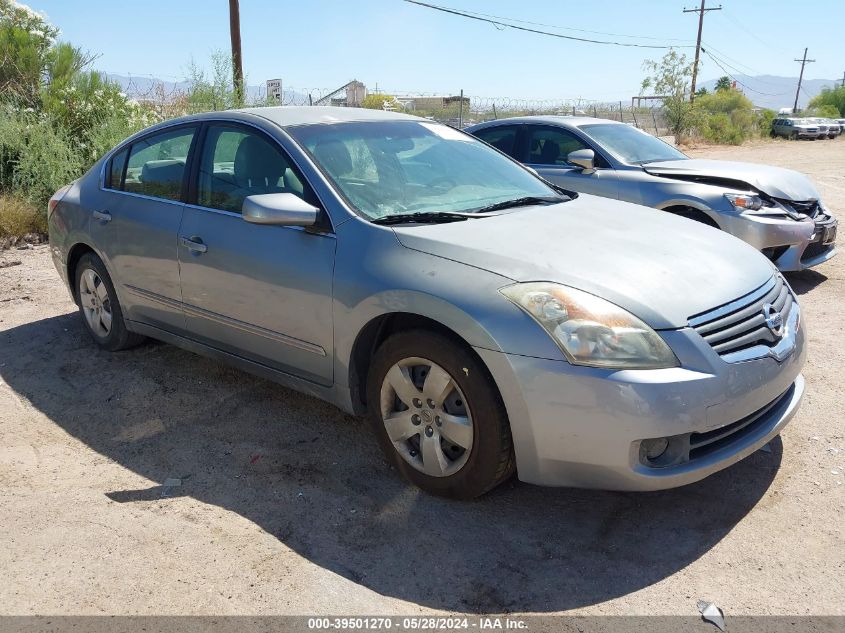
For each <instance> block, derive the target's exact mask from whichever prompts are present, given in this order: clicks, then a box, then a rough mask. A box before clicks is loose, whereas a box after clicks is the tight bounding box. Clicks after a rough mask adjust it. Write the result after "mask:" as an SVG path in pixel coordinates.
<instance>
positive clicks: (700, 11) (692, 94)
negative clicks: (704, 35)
mask: <svg viewBox="0 0 845 633" xmlns="http://www.w3.org/2000/svg"><path fill="white" fill-rule="evenodd" d="M704 1H705V0H701V8H699V9H684V13H697V14H698V38H697V39H696V41H695V61H694V62H693V63H692V86H691V87H690V93H689V101H690V103H692V102H693V101H695V79H696V77H698V58H699V57H700V55H701V29H702V28H703V27H704V14H705V13H707V12H708V11H721V10H722V5H721V4H720V5H719V6H718V7H705V6H704Z"/></svg>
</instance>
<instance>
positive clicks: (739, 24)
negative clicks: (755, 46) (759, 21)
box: [711, 12, 782, 53]
mask: <svg viewBox="0 0 845 633" xmlns="http://www.w3.org/2000/svg"><path fill="white" fill-rule="evenodd" d="M721 17H722V18H723V19H724V20H725V21H726V22H727V23H728V24H730V25H731V26H733V27H735V28H736V29H737V30H738V31H742V33H743V34H744V35H750V36H751V37H753V38H754V39H755V40H757V41H758V42H760V43H761V44H763V45H764V46H766V47H767V48H769V49H771V50H773V51H776V52H778V53H781V52H782V51H781V50H779V49H777V48H776V47H774V46H772V45H771V44H770V43H769V42H766V41H765V40H763V39H762V38H761V37H759V36H758V35H757V34H756V33H755V32H754V29H749V28H748V27H746V26H745V25H744V24H743V23H742V22H740V21H739V20H738V19H737V18H736V16H734V15H733V14H732V13H728V12H726V13H724V14H722V15H721ZM711 48H713V47H712V46H711Z"/></svg>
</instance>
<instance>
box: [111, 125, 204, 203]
mask: <svg viewBox="0 0 845 633" xmlns="http://www.w3.org/2000/svg"><path fill="white" fill-rule="evenodd" d="M194 132H195V129H194V128H179V129H177V130H172V131H166V132H160V133H158V134H153V135H151V136H147V137H146V138H143V139H141V140H139V141H135V142H134V143H132V149H131V150H130V151H129V160H128V161H127V164H126V175H125V177H124V180H123V191H129V192H132V193H140V194H143V195H145V196H152V197H154V198H163V199H166V200H179V199H180V198H181V195H182V181H183V179H184V177H185V166H186V165H187V163H188V151H189V150H190V148H191V141H192V140H193V138H194Z"/></svg>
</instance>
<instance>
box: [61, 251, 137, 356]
mask: <svg viewBox="0 0 845 633" xmlns="http://www.w3.org/2000/svg"><path fill="white" fill-rule="evenodd" d="M88 271H93V272H94V273H95V274H96V277H97V279H98V280H99V281H100V282H101V284H102V286H104V287H105V290H106V294H107V299H105V300H103V301H102V302H101V303H102V309H103V310H107V311H108V312H109V314H110V315H111V325H110V329H109V330H108V331H107V332H105V333H104V332H103V331H102V330H99V331H98V330H95V329H94V327H93V326H92V325H91V324H90V323H89V320H88V317H87V316H86V312H85V310H86V306H84V305H83V301H84V297H83V283H84V282H83V275H86V274H87V272H88ZM74 280H75V285H74V292H75V293H76V303H77V305H78V306H79V314H80V316H81V317H82V322H83V324H85V329H86V330H88V333H89V334H90V335H91V338H92V339H94V342H95V343H96V344H97V345H99V346H100V347H102V348H103V349H107V350H109V351H110V352H116V351H118V350H122V349H128V348H130V347H134V346H136V345H138V344H139V343H141V342H142V341H143V340H144V337H143V336H141V335H140V334H136V333H135V332H130V331H129V330H128V329H126V323H125V322H124V321H123V311H122V310H121V308H120V302H119V301H118V299H117V293H116V292H115V291H114V284H112V280H111V277H109V273H108V271H107V270H106V267H105V265H104V264H103V262H102V260H101V259H100V258H99V257H97V256H96V255H94V254H93V253H86V254H85V255H83V256H82V257H80V258H79V262H77V264H76V269H75V270H74ZM98 287H99V286H98Z"/></svg>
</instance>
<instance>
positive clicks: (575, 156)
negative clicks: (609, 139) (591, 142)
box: [566, 149, 596, 173]
mask: <svg viewBox="0 0 845 633" xmlns="http://www.w3.org/2000/svg"><path fill="white" fill-rule="evenodd" d="M566 160H567V161H568V162H570V163H572V164H573V165H577V166H578V167H580V168H581V169H582V171H584V172H585V173H592V172H594V171H595V170H596V154H595V152H593V150H591V149H577V150H575V151H574V152H569V154H568V155H567V156H566Z"/></svg>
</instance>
